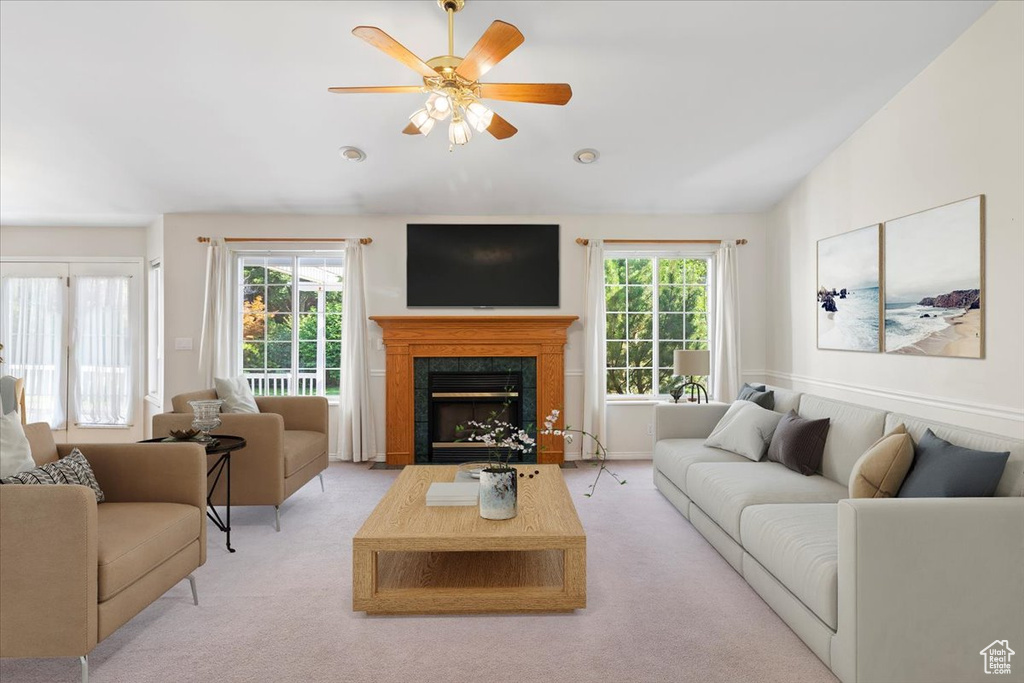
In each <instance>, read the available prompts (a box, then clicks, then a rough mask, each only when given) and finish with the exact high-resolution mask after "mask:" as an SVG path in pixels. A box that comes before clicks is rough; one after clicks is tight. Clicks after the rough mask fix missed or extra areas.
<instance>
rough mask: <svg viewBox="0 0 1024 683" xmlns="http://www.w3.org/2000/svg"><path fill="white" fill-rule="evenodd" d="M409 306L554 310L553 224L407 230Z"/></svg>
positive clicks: (420, 226) (555, 236)
mask: <svg viewBox="0 0 1024 683" xmlns="http://www.w3.org/2000/svg"><path fill="white" fill-rule="evenodd" d="M406 245H407V248H406V287H407V293H406V297H407V298H406V302H407V305H408V306H425V307H461V306H473V307H479V308H491V307H498V306H505V307H557V306H558V266H559V261H558V226H557V225H466V224H458V225H428V224H409V225H407V226H406Z"/></svg>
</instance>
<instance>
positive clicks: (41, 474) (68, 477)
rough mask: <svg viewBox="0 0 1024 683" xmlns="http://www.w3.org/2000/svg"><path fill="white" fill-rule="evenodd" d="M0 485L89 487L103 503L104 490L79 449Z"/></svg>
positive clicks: (0, 480) (17, 475)
mask: <svg viewBox="0 0 1024 683" xmlns="http://www.w3.org/2000/svg"><path fill="white" fill-rule="evenodd" d="M0 484H77V485H78V486H88V487H89V488H90V489H92V491H93V493H94V494H96V502H97V503H102V502H103V489H101V488H100V485H99V482H97V481H96V475H94V474H93V473H92V468H91V467H90V466H89V461H88V460H86V459H85V456H84V455H82V452H81V451H80V450H78V449H77V448H76V449H74V450H73V451H71V454H70V455H68V456H67V457H66V458H61V459H60V460H57V461H56V462H48V463H46V464H45V465H40V466H39V467H37V468H35V469H32V470H28V471H26V472H18V473H17V474H13V475H11V476H9V477H5V478H3V479H0Z"/></svg>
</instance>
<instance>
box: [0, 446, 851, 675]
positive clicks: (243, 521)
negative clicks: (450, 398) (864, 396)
mask: <svg viewBox="0 0 1024 683" xmlns="http://www.w3.org/2000/svg"><path fill="white" fill-rule="evenodd" d="M615 468H616V470H617V471H619V472H620V473H621V474H623V475H625V477H626V479H628V480H629V483H628V484H627V485H625V486H616V485H615V484H614V482H612V481H610V480H602V483H601V486H600V487H599V489H598V493H597V495H596V496H595V497H594V498H591V499H587V498H584V497H583V495H582V494H583V492H584V491H585V490H586V486H587V484H588V483H589V481H590V477H592V476H593V473H594V470H593V469H592V468H590V467H586V466H584V467H581V468H580V469H577V470H564V471H563V473H564V475H565V477H566V480H567V482H568V484H569V488H570V491H571V492H572V494H573V498H574V500H575V503H576V506H577V509H578V510H579V513H580V518H581V519H582V521H583V526H584V527H585V528H586V530H587V538H588V541H587V545H588V554H589V556H588V567H587V571H588V575H589V585H588V596H587V601H588V605H589V607H588V608H587V609H585V610H580V611H578V612H576V613H574V614H568V615H540V616H469V617H367V616H366V615H364V614H362V613H353V612H352V602H351V589H352V586H351V537H352V535H353V533H355V531H356V530H357V529H358V528H359V526H360V524H362V522H363V520H364V518H365V517H366V516H367V515H368V514H369V512H370V510H372V509H373V506H374V505H375V504H376V502H377V500H378V499H379V498H380V497H381V496H382V495H383V493H384V492H385V491H386V490H387V488H388V486H389V485H390V483H391V481H392V480H393V479H394V478H395V477H396V476H397V474H398V473H397V472H395V471H388V470H383V471H382V470H373V471H371V470H369V469H368V467H367V465H366V464H360V465H353V464H351V463H332V464H331V466H330V468H329V469H328V471H327V473H326V475H325V477H326V480H327V492H326V493H321V492H320V486H319V484H317V483H316V481H315V480H314V481H313V482H311V483H310V484H308V485H307V486H306V487H305V488H304V489H303V490H301V491H299V492H298V493H297V494H296V495H294V496H293V497H292V498H291V499H290V500H289V501H288V502H287V503H286V504H285V506H284V508H283V510H282V522H281V523H282V531H281V533H275V532H274V528H273V510H271V509H260V508H236V509H235V510H234V511H233V515H232V517H233V520H232V521H233V522H234V532H233V534H232V541H233V545H234V547H235V548H236V549H237V550H238V552H237V553H235V554H233V555H229V554H228V553H227V551H226V550H225V549H224V544H223V534H221V533H220V532H218V531H216V530H215V529H214V528H213V527H212V526H211V528H210V534H209V544H210V552H209V556H208V559H207V562H206V565H204V566H203V567H201V568H200V569H199V570H198V572H197V577H198V583H199V599H200V606H199V607H193V606H192V600H191V594H190V592H189V588H188V583H187V582H183V583H181V584H180V585H178V586H176V587H175V588H173V589H171V591H170V592H168V593H167V594H166V595H165V596H164V597H162V598H161V599H159V600H157V601H156V602H155V603H154V604H153V605H150V607H149V608H147V609H146V610H145V611H143V612H142V613H141V614H139V615H138V616H136V617H135V618H134V619H133V620H132V621H130V622H129V623H128V624H126V625H125V626H123V627H122V628H121V629H120V630H119V631H117V632H116V633H114V635H112V636H111V637H110V638H107V640H105V641H104V642H102V643H100V644H99V646H98V647H97V648H96V649H95V650H94V651H93V653H92V655H91V656H90V658H89V659H90V665H91V673H92V681H93V683H104V682H115V681H116V682H119V683H145V682H148V681H152V682H158V681H159V682H163V681H211V682H214V683H227V682H233V681H239V682H241V681H246V682H248V681H259V682H263V681H266V682H285V681H332V682H333V681H338V682H349V681H353V682H354V681H369V682H373V683H390V682H392V681H393V682H395V683H410V682H416V683H420V682H424V683H432V682H434V681H437V682H442V681H444V682H453V683H460V682H463V681H464V682H466V683H475V682H478V681H479V682H482V683H483V682H486V683H503V682H505V681H508V682H510V683H511V682H516V683H521V682H528V681H569V682H575V681H580V682H584V681H586V682H588V683H593V682H596V681H609V682H614V683H624V682H630V681H637V682H645V683H646V682H651V683H655V682H661V681H664V682H666V683H667V682H670V681H672V682H675V681H700V682H712V681H763V682H769V681H779V682H784V683H796V682H798V681H835V680H836V679H835V678H833V676H832V674H831V673H830V672H829V671H828V669H827V668H826V667H825V666H824V665H822V664H821V662H820V661H819V660H818V659H817V658H816V657H815V656H814V655H813V654H812V653H811V652H810V650H808V649H807V648H806V647H805V646H804V645H803V643H802V642H801V641H800V640H799V639H798V638H797V637H796V636H795V635H793V633H792V632H791V631H790V630H789V628H788V627H787V626H786V625H785V624H784V623H783V622H782V621H781V620H780V619H779V618H778V617H777V616H776V615H775V614H774V613H773V612H772V611H771V609H770V608H769V607H768V606H767V605H766V604H765V603H764V602H763V601H762V600H761V599H760V598H759V597H758V596H757V594H756V593H754V591H753V590H751V589H750V587H748V586H747V584H746V583H745V582H744V581H743V579H742V578H740V577H739V576H738V575H737V574H736V572H734V571H733V570H732V568H731V567H730V566H729V565H728V564H727V563H726V562H725V560H723V559H722V558H721V557H720V556H719V555H718V554H717V553H716V552H715V550H714V549H712V548H711V546H710V545H708V543H707V542H706V541H705V540H704V539H703V537H701V536H700V534H698V533H697V532H696V531H695V530H694V529H693V527H691V526H690V524H689V522H687V521H686V520H685V519H683V517H682V516H681V515H679V513H678V512H677V511H676V510H675V508H673V507H672V506H671V505H670V504H669V503H668V502H667V501H666V500H665V499H664V498H663V497H662V496H661V494H660V493H658V491H657V490H656V489H655V488H654V485H653V483H652V482H651V465H650V463H649V462H629V463H617V464H616V465H615ZM0 608H2V606H0ZM0 680H2V681H3V683H21V682H24V683H33V682H36V681H45V682H46V683H55V682H59V681H68V682H69V683H71V682H73V681H77V680H78V662H77V660H74V659H56V660H10V659H7V660H2V661H0Z"/></svg>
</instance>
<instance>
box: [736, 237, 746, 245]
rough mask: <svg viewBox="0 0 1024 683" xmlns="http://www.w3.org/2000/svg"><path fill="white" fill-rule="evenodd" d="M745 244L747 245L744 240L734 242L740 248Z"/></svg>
mask: <svg viewBox="0 0 1024 683" xmlns="http://www.w3.org/2000/svg"><path fill="white" fill-rule="evenodd" d="M746 243H747V241H746V240H745V239H739V240H736V244H738V245H740V246H742V245H744V244H746Z"/></svg>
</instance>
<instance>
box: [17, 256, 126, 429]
mask: <svg viewBox="0 0 1024 683" xmlns="http://www.w3.org/2000/svg"><path fill="white" fill-rule="evenodd" d="M0 276H2V285H0V341H2V342H3V344H4V351H3V354H2V355H3V358H4V361H5V362H4V365H3V366H0V372H2V373H3V374H8V375H14V376H16V377H21V378H23V379H24V380H25V404H26V412H27V416H26V419H27V421H28V422H48V423H49V424H50V427H51V428H52V429H53V430H54V437H55V438H56V439H57V440H58V441H66V442H68V443H87V442H98V441H118V442H121V441H136V440H138V439H141V438H142V433H143V429H142V417H143V411H142V405H141V400H142V389H141V387H142V381H141V377H140V368H141V363H140V360H141V346H140V344H141V341H142V340H141V335H140V334H139V331H140V330H141V320H142V315H141V314H142V308H141V302H142V296H141V291H140V289H141V264H139V263H110V262H94V261H90V262H60V263H58V262H11V261H5V262H3V263H0Z"/></svg>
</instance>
